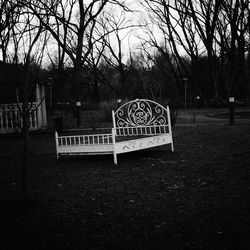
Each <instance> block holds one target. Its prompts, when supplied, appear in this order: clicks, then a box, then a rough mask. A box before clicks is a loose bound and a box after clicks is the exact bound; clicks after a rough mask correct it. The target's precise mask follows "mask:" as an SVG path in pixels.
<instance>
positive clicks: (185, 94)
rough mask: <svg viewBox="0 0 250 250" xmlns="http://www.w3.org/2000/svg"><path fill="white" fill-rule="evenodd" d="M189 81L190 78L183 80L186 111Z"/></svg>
mask: <svg viewBox="0 0 250 250" xmlns="http://www.w3.org/2000/svg"><path fill="white" fill-rule="evenodd" d="M187 81H188V78H187V77H185V78H183V82H184V88H185V90H184V107H185V109H186V108H187Z"/></svg>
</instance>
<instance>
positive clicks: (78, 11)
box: [28, 0, 125, 99]
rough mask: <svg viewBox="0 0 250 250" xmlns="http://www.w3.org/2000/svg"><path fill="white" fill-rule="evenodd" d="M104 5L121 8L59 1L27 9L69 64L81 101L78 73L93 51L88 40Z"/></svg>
mask: <svg viewBox="0 0 250 250" xmlns="http://www.w3.org/2000/svg"><path fill="white" fill-rule="evenodd" d="M107 4H119V5H120V6H122V7H124V5H123V2H120V1H115V0H94V1H89V2H88V3H86V2H84V1H82V0H65V1H64V2H63V4H62V2H61V1H59V0H57V1H54V0H53V1H52V0H50V1H46V2H44V1H42V2H41V1H36V0H33V1H32V0H30V1H29V2H28V5H29V8H30V9H31V10H32V11H33V13H35V15H36V16H37V17H38V18H39V20H40V22H41V23H42V25H43V26H44V27H45V28H46V29H47V30H48V31H49V32H50V33H51V35H52V37H53V38H54V39H55V40H56V42H57V43H58V45H59V47H60V48H61V49H62V51H63V52H65V53H66V54H67V56H68V57H69V58H70V59H71V61H72V64H73V67H74V71H73V75H72V83H73V85H74V88H73V89H74V98H75V99H81V91H80V88H79V86H80V84H81V81H82V79H81V71H82V68H83V66H84V65H85V64H86V61H87V58H88V57H89V55H90V53H91V51H92V49H93V43H92V42H93V40H92V39H91V38H92V36H93V32H94V29H95V27H96V24H97V18H98V16H99V15H100V13H101V12H102V11H103V10H104V8H105V6H106V5H107ZM124 8H125V7H124Z"/></svg>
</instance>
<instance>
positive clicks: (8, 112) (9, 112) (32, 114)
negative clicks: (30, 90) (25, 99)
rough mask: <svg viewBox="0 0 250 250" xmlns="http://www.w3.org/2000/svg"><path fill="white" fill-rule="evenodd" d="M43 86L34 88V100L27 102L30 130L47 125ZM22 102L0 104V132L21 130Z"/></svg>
mask: <svg viewBox="0 0 250 250" xmlns="http://www.w3.org/2000/svg"><path fill="white" fill-rule="evenodd" d="M43 97H44V88H43V86H38V85H37V88H36V102H32V103H29V123H30V130H38V129H42V128H45V127H46V126H47V117H46V108H45V98H43ZM21 112H22V104H16V103H11V104H1V105H0V134H6V133H14V132H19V131H21V127H22V125H23V121H22V115H21Z"/></svg>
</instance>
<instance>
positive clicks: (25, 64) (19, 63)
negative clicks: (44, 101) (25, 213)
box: [6, 5, 47, 202]
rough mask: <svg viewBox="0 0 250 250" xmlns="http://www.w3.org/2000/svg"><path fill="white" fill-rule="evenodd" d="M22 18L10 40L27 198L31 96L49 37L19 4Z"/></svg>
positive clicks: (13, 28) (14, 26)
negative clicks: (15, 79) (14, 69)
mask: <svg viewBox="0 0 250 250" xmlns="http://www.w3.org/2000/svg"><path fill="white" fill-rule="evenodd" d="M15 11H16V12H17V13H16V15H17V16H18V19H17V21H16V23H15V25H13V26H11V29H10V36H11V37H12V40H11V43H9V44H8V49H7V51H8V53H9V54H8V55H6V56H8V58H9V62H10V63H12V64H14V65H16V69H17V70H16V74H18V75H17V76H16V78H17V79H18V80H17V86H16V98H17V104H18V109H19V113H20V114H21V118H22V119H21V121H22V122H21V123H20V124H19V125H20V127H21V129H22V137H23V162H22V194H23V200H24V201H25V202H26V201H28V200H29V199H30V194H29V189H28V179H27V176H28V174H27V171H28V163H29V128H30V119H29V118H30V115H31V107H32V105H31V104H30V100H31V97H32V95H33V94H34V92H35V85H36V84H37V75H38V71H39V66H41V63H42V60H43V55H44V53H43V52H44V48H45V44H46V41H47V36H46V32H44V29H43V27H42V25H41V23H39V21H38V20H37V19H36V17H35V16H34V15H33V14H32V13H30V12H29V10H28V9H27V8H26V7H25V6H23V5H19V8H18V9H15Z"/></svg>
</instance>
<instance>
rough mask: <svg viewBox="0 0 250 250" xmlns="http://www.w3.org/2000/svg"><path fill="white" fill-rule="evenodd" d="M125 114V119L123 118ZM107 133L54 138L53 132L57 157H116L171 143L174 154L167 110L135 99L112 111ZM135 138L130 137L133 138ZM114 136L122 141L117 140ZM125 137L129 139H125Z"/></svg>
mask: <svg viewBox="0 0 250 250" xmlns="http://www.w3.org/2000/svg"><path fill="white" fill-rule="evenodd" d="M124 114H126V115H127V116H125V117H123V115H124ZM112 119H113V128H112V133H111V134H93V135H74V136H64V135H61V136H58V134H57V132H56V133H55V140H56V151H57V157H59V156H60V155H88V154H94V155H98V154H113V160H114V164H117V155H118V154H122V153H128V152H133V151H137V150H143V149H147V148H152V147H157V146H162V145H166V144H171V150H172V151H174V146H173V139H172V129H171V121H170V110H169V107H167V108H164V107H163V106H161V105H160V104H158V103H156V102H153V101H150V100H146V99H141V100H139V99H137V100H134V101H131V102H128V103H126V104H124V105H122V106H121V107H120V108H119V109H118V110H117V111H116V112H114V111H112ZM134 136H135V137H136V138H133V137H134ZM118 137H121V138H123V140H117V138H118ZM127 138H130V139H129V140H128V139H127Z"/></svg>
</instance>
